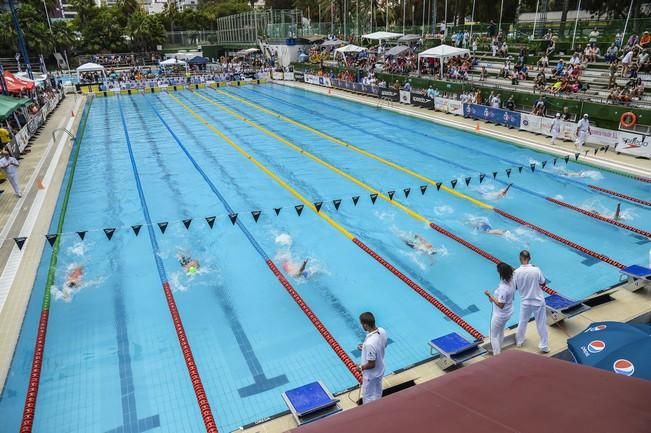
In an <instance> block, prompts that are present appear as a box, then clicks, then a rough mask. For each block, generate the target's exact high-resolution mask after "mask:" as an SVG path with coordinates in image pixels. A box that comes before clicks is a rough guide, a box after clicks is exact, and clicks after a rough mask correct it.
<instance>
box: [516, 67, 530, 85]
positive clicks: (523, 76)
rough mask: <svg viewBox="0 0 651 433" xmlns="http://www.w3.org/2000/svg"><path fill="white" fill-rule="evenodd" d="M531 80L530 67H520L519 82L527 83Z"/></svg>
mask: <svg viewBox="0 0 651 433" xmlns="http://www.w3.org/2000/svg"><path fill="white" fill-rule="evenodd" d="M528 79H529V67H528V66H527V65H526V64H523V65H520V68H519V69H518V80H519V81H526V80H528Z"/></svg>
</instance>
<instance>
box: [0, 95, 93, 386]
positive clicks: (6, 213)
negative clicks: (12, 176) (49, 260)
mask: <svg viewBox="0 0 651 433" xmlns="http://www.w3.org/2000/svg"><path fill="white" fill-rule="evenodd" d="M85 103H86V98H85V97H81V96H75V95H68V96H67V97H66V98H65V99H64V100H63V101H61V103H60V104H59V106H58V107H57V108H56V110H55V111H54V112H53V113H52V114H51V115H50V117H49V118H48V120H47V123H46V124H45V125H44V126H43V127H42V128H41V130H40V134H39V135H38V137H36V138H34V139H33V140H32V141H31V147H30V149H31V151H30V152H29V153H26V154H24V155H23V157H22V159H21V160H20V167H19V169H18V176H19V180H20V186H21V189H22V192H23V197H22V198H18V197H16V196H15V195H14V194H13V190H12V189H11V186H10V185H9V184H8V182H5V183H3V184H2V185H1V187H2V189H4V190H5V192H4V193H3V194H1V195H0V227H2V231H1V232H0V242H2V244H1V246H0V272H1V273H0V385H1V386H4V382H5V379H6V376H7V373H8V371H9V366H10V364H11V359H12V357H13V353H14V349H15V346H16V343H17V341H18V336H19V333H20V329H21V326H22V324H23V319H24V316H25V311H26V308H27V303H28V301H29V298H30V295H31V292H32V287H33V285H34V281H35V279H36V270H37V268H38V265H39V263H40V260H41V255H42V253H43V248H44V247H45V245H46V242H45V234H46V233H48V229H49V226H50V221H51V219H52V215H53V214H54V210H55V207H56V202H57V198H58V196H59V190H60V189H61V184H62V182H63V178H64V176H65V171H66V166H67V164H68V157H69V156H70V150H71V149H72V146H71V140H70V136H69V135H68V134H66V133H64V132H63V131H60V132H58V133H57V135H56V141H53V139H52V133H53V132H54V131H55V130H57V129H61V128H66V129H67V130H68V131H70V132H71V134H72V135H74V134H76V130H77V127H78V125H79V121H80V119H81V114H82V111H83V108H84V104H85ZM73 112H74V114H75V116H74V117H73V116H72V114H73ZM22 236H24V237H27V238H28V239H27V241H26V242H25V244H24V246H23V248H22V250H21V249H19V248H18V247H17V246H16V243H15V242H14V240H13V238H15V237H22ZM37 290H38V291H37V292H36V293H35V295H36V296H42V291H41V290H42V288H38V289H37ZM1 386H0V387H1Z"/></svg>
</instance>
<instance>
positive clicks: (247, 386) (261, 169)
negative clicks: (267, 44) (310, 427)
mask: <svg viewBox="0 0 651 433" xmlns="http://www.w3.org/2000/svg"><path fill="white" fill-rule="evenodd" d="M85 115H87V122H86V127H85V130H84V133H83V139H81V140H80V144H79V143H78V145H79V147H78V149H79V156H78V160H77V163H76V168H75V170H74V179H73V181H72V183H71V189H70V193H69V195H68V199H67V200H66V194H65V188H64V191H62V194H61V197H60V199H59V206H58V209H57V213H56V214H55V217H54V218H53V222H52V226H51V229H50V232H52V233H55V232H57V231H58V229H57V225H58V224H57V223H58V220H59V216H60V214H61V211H62V206H63V204H64V202H65V201H67V211H66V215H65V219H64V221H63V228H62V230H61V231H62V233H63V234H62V235H61V237H60V241H59V242H60V243H59V246H58V254H57V257H58V261H57V263H56V266H55V268H54V271H53V272H52V273H51V276H53V281H52V283H53V287H52V288H48V291H49V293H50V294H51V296H52V299H51V304H50V308H49V322H48V330H47V339H46V340H45V348H44V358H43V366H42V372H41V378H40V388H39V392H38V399H37V401H36V412H35V418H34V431H39V432H50V431H56V432H62V431H84V432H85V431H102V432H108V431H149V430H152V431H165V432H194V431H201V430H205V429H206V427H205V425H206V424H209V423H210V418H211V417H210V415H211V416H214V419H215V421H216V423H217V425H218V427H219V430H220V431H232V430H234V429H236V428H237V427H239V426H241V425H245V424H247V423H250V422H253V421H256V420H259V419H261V418H264V417H267V416H271V415H273V414H276V413H278V412H280V411H283V410H284V409H285V406H284V403H283V401H282V399H281V398H280V393H281V392H282V391H284V390H286V389H289V388H292V387H295V386H299V385H302V384H305V383H307V382H311V381H314V380H322V381H323V382H324V383H325V384H326V385H327V386H328V387H329V388H330V389H331V390H332V391H342V390H344V389H347V388H350V387H352V386H354V385H356V384H357V380H356V378H355V376H354V375H353V374H352V373H351V371H350V369H349V365H348V366H347V365H346V362H347V360H351V359H352V360H353V361H354V360H358V359H359V353H358V352H357V351H356V345H357V343H359V342H360V340H361V339H362V338H363V333H362V331H361V329H360V327H359V325H358V323H357V316H358V315H359V314H360V313H361V312H363V311H367V310H368V311H373V312H374V313H375V315H376V316H377V318H378V321H379V323H380V325H381V326H383V327H385V328H386V329H387V330H388V332H389V335H390V337H391V341H390V345H389V348H388V351H387V373H388V372H390V371H395V370H398V369H401V368H405V367H407V366H410V365H412V364H414V363H417V362H420V361H422V360H424V359H426V358H427V357H429V349H428V346H427V341H428V340H430V339H431V338H433V337H436V336H439V335H443V334H445V333H448V332H452V331H456V332H459V333H461V334H464V335H466V336H467V337H470V335H475V336H476V335H477V334H483V335H487V334H488V324H489V320H490V307H489V304H488V302H487V301H486V298H485V296H484V295H483V291H484V290H485V289H491V290H492V289H493V288H494V287H495V286H496V282H497V279H496V272H495V265H494V263H493V261H494V260H505V261H508V262H510V263H511V264H515V263H516V261H517V253H518V251H519V250H520V249H522V248H528V249H530V250H531V252H532V255H533V261H534V263H536V264H538V265H539V266H541V267H542V269H543V271H544V273H545V275H546V277H547V278H548V280H549V282H548V285H549V286H550V287H551V288H553V290H556V291H558V292H560V293H562V294H563V295H565V296H567V297H571V298H576V299H580V298H583V297H585V296H587V295H589V294H591V293H593V292H595V291H597V290H600V289H603V288H605V287H608V286H610V285H612V284H615V283H616V282H617V281H618V266H617V265H618V264H620V263H621V264H624V265H628V264H633V263H645V262H646V261H647V260H648V251H649V246H650V243H649V242H648V240H647V239H646V238H645V236H643V235H640V234H639V233H636V232H634V231H631V230H630V228H637V229H638V231H639V232H641V233H646V232H648V231H649V230H651V218H649V216H650V213H651V211H650V210H649V206H647V205H645V204H643V203H634V202H631V201H626V200H619V199H616V198H615V197H613V196H611V195H608V194H605V193H601V192H599V191H597V190H595V189H594V188H593V187H600V188H606V189H608V190H612V191H617V192H620V193H624V194H626V195H629V196H631V197H637V198H639V199H641V200H643V201H649V200H650V199H651V194H650V191H649V184H648V183H643V182H640V181H638V180H635V179H631V178H627V177H624V176H621V175H618V174H614V173H609V172H605V171H600V170H598V169H595V168H592V167H588V166H584V165H580V164H578V163H575V162H573V161H569V162H568V163H567V164H566V162H565V161H564V160H556V161H555V162H554V161H553V158H552V157H551V156H549V155H546V154H542V153H537V152H534V151H531V150H527V149H523V148H518V147H516V146H513V145H510V144H506V143H503V142H499V141H496V140H494V139H490V138H486V137H482V136H478V135H475V134H469V133H464V132H460V131H458V130H455V129H451V128H447V127H444V126H440V125H437V124H433V123H430V122H425V121H420V120H417V119H413V118H410V117H404V116H400V115H397V114H395V113H390V112H386V111H382V110H376V109H374V108H373V107H369V106H365V105H361V104H354V103H350V102H345V101H342V100H339V99H336V98H331V97H328V96H324V95H317V94H314V93H311V92H308V91H303V90H299V89H295V88H287V87H282V86H277V85H261V86H243V87H233V88H226V89H217V90H213V89H205V90H199V91H197V92H189V91H181V92H175V93H170V94H165V93H163V94H151V95H146V96H142V95H138V96H119V97H109V98H98V99H95V100H94V101H93V102H92V104H91V105H90V108H89V109H87V113H86V114H85ZM72 160H73V161H74V158H72ZM543 161H545V162H546V163H545V167H544V168H543V166H542V165H543ZM533 163H535V164H536V165H535V166H534V168H533V170H532V168H531V164H533ZM71 166H72V162H71ZM520 167H522V169H520ZM507 170H510V174H507ZM71 173H72V170H71V167H69V169H68V175H67V176H68V177H67V179H66V180H64V182H67V180H68V178H69V177H70V175H71ZM493 173H496V175H495V178H494V176H493ZM579 174H580V176H579ZM482 175H483V176H482ZM468 177H470V180H469V184H468V185H466V179H467V178H468ZM480 177H481V183H480ZM453 179H454V180H457V183H456V186H455V188H454V189H453V188H452V184H451V180H453ZM437 182H442V184H441V185H439V189H440V190H437V184H436V183H437ZM509 183H512V184H513V186H512V187H511V189H510V190H509V192H508V194H507V195H506V196H505V197H503V198H499V197H498V194H496V192H498V191H499V190H500V189H502V188H505V186H506V185H508V184H509ZM425 186H427V188H426V189H424V193H421V191H422V189H421V187H425ZM591 186H592V187H591ZM391 191H394V192H395V193H394V194H392V197H389V192H391ZM374 194H378V196H377V197H376V196H375V195H374ZM374 197H375V198H374ZM548 198H551V199H554V200H556V201H561V202H563V203H568V204H571V205H574V206H577V207H579V208H583V209H588V210H590V211H591V212H593V211H597V212H599V213H600V215H605V216H609V214H612V213H613V211H614V209H615V207H616V205H617V203H619V202H622V203H623V208H622V217H623V219H622V220H621V223H625V224H626V225H627V226H630V227H629V229H626V228H624V227H618V226H615V225H613V224H609V223H606V222H604V221H599V220H597V219H595V218H592V217H589V216H586V215H584V214H582V213H580V212H578V211H575V210H571V209H568V208H567V207H563V206H561V205H559V204H557V203H554V202H551V201H550V200H548ZM339 200H341V201H340V202H339ZM301 205H302V206H303V207H302V208H301V207H298V208H296V206H301ZM493 207H496V208H498V209H499V212H496V211H495V210H494V209H493ZM317 208H318V211H317ZM258 211H259V212H261V213H259V214H258V213H257V212H258ZM252 212H253V214H252ZM235 214H237V217H236V216H235ZM511 216H513V217H511ZM213 218H214V220H213ZM514 218H516V219H517V218H519V219H521V220H525V221H526V222H528V223H530V224H532V225H534V226H535V227H536V229H532V228H529V227H527V226H526V225H522V224H520V223H518V222H516V220H514ZM256 219H257V222H256ZM210 223H212V226H211V224H210ZM487 226H490V227H491V228H492V229H494V230H498V231H500V233H501V235H493V234H488V233H487V232H486V231H485V230H486V227H487ZM104 229H109V230H108V231H107V232H105V231H104ZM112 229H115V231H111V230H112ZM136 231H138V234H137V235H136V233H135V232H136ZM78 232H84V234H83V236H84V239H83V240H82V239H80V237H81V236H80V234H78ZM551 234H553V235H557V236H560V237H562V239H565V240H566V241H565V242H566V243H563V242H562V241H559V240H557V239H553V238H552V237H550V236H549V235H551ZM415 235H419V236H422V237H423V238H425V239H426V240H427V242H429V243H430V244H431V249H430V247H428V246H427V245H426V244H423V243H421V244H419V245H417V248H410V247H409V246H407V243H412V244H413V242H414V236H415ZM109 236H111V239H110V240H109V239H108V237H109ZM567 242H572V243H575V244H570V245H568V244H567ZM572 245H575V246H572ZM576 246H580V247H581V248H583V249H584V250H580V249H577V248H576ZM419 247H420V248H419ZM471 247H472V248H474V249H471ZM433 250H434V251H436V254H429V252H433ZM52 253H53V249H52V248H50V247H49V246H48V247H47V248H46V251H45V254H44V256H43V258H42V262H41V265H40V267H39V273H38V275H37V280H36V283H35V286H34V291H33V296H32V297H31V300H30V303H29V306H28V311H27V316H26V318H25V321H24V324H23V328H22V332H21V336H20V340H19V343H18V346H17V348H16V352H15V355H14V359H13V362H12V366H11V370H10V374H9V376H8V378H7V382H6V384H5V387H4V389H3V393H2V398H1V400H0V418H2V419H3V420H6V421H5V423H4V424H5V425H7V426H8V428H7V430H8V431H17V430H18V428H19V426H20V423H21V415H22V412H23V406H24V403H25V397H26V392H27V385H28V380H29V375H30V368H31V365H32V359H33V355H34V341H35V338H36V334H37V327H38V321H39V317H40V316H41V304H42V296H43V290H44V287H45V286H46V285H47V280H48V268H49V265H50V260H51V256H52ZM478 253H479V254H478ZM179 254H183V255H188V256H192V257H193V258H196V259H198V260H199V261H200V268H199V271H198V272H197V273H196V274H194V275H187V274H186V273H185V272H184V271H183V269H182V268H181V266H180V264H179V260H178V257H177V255H179ZM305 259H309V260H308V263H307V266H306V270H305V273H304V274H303V275H299V276H297V277H293V276H292V275H291V274H292V273H293V272H294V269H293V268H294V267H300V264H301V263H302V262H303V261H304V260H305ZM77 266H83V268H84V271H85V272H84V277H83V283H82V284H81V286H80V287H78V288H76V289H74V290H73V292H72V293H66V292H64V291H62V290H61V288H62V286H63V284H64V281H65V279H66V274H67V272H68V270H70V269H73V268H74V267H77ZM168 282H169V286H168V285H167V283H168ZM288 295H290V296H288ZM444 311H447V313H448V315H446V314H444ZM448 316H452V317H453V319H452V320H450V318H448ZM511 322H512V323H514V322H515V319H512V321H511ZM464 329H465V331H464ZM186 339H187V343H188V345H187V346H185V345H184V343H183V342H184V341H185V340H186ZM188 348H189V349H188ZM338 348H341V350H339V349H338ZM333 349H334V350H333ZM342 361H343V362H342ZM195 368H196V371H197V372H198V376H199V377H200V381H198V380H197V375H196V374H194V371H195ZM204 395H205V398H206V399H207V402H208V403H209V406H210V409H207V406H206V405H205V402H204V401H203V400H202V399H203V397H204ZM200 406H201V407H202V408H203V413H202V410H200Z"/></svg>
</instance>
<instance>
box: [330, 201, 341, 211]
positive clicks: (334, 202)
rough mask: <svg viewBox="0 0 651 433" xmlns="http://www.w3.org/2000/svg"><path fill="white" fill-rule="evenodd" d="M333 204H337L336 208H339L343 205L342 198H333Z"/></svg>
mask: <svg viewBox="0 0 651 433" xmlns="http://www.w3.org/2000/svg"><path fill="white" fill-rule="evenodd" d="M332 204H334V205H335V209H336V210H339V206H340V205H341V200H340V199H337V200H332Z"/></svg>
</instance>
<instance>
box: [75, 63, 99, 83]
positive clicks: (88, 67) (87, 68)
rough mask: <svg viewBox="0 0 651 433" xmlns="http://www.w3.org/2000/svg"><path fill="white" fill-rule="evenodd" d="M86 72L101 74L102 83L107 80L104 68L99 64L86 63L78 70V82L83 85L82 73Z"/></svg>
mask: <svg viewBox="0 0 651 433" xmlns="http://www.w3.org/2000/svg"><path fill="white" fill-rule="evenodd" d="M84 72H101V76H102V81H104V79H105V78H106V72H105V70H104V66H102V65H98V64H97V63H84V64H83V65H81V66H80V67H78V68H77V80H78V81H79V82H80V83H81V76H80V74H81V73H84Z"/></svg>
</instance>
